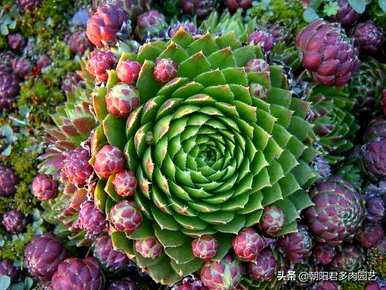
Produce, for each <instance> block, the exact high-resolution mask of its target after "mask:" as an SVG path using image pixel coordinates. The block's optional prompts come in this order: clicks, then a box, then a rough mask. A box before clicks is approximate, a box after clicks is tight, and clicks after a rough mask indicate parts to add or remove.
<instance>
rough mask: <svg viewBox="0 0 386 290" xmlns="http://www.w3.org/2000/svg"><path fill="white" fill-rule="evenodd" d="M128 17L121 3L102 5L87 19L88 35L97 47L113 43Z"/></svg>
mask: <svg viewBox="0 0 386 290" xmlns="http://www.w3.org/2000/svg"><path fill="white" fill-rule="evenodd" d="M128 18H129V16H128V14H127V13H126V11H125V10H123V9H122V7H120V5H102V6H100V7H98V9H97V11H96V12H95V14H94V15H92V16H91V17H90V18H89V19H88V21H87V37H88V39H89V40H90V41H91V42H92V43H93V44H94V45H95V46H96V47H102V46H109V45H113V44H115V43H116V41H117V34H118V32H119V31H120V30H121V29H122V28H123V27H124V26H125V25H127V24H126V21H127V20H128Z"/></svg>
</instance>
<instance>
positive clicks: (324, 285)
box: [311, 281, 339, 290]
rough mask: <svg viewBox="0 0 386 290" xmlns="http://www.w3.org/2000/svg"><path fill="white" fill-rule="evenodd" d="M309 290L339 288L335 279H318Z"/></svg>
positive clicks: (334, 289) (333, 289)
mask: <svg viewBox="0 0 386 290" xmlns="http://www.w3.org/2000/svg"><path fill="white" fill-rule="evenodd" d="M311 290H339V284H338V283H337V282H335V281H320V282H317V283H315V284H314V285H313V286H312V288H311Z"/></svg>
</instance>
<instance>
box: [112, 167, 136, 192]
mask: <svg viewBox="0 0 386 290" xmlns="http://www.w3.org/2000/svg"><path fill="white" fill-rule="evenodd" d="M113 185H114V189H115V191H116V193H117V194H118V195H120V196H133V195H134V194H135V190H136V188H137V178H136V177H135V174H134V172H132V171H128V170H123V171H120V172H118V173H117V174H116V175H115V176H114V180H113Z"/></svg>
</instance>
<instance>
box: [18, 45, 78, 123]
mask: <svg viewBox="0 0 386 290" xmlns="http://www.w3.org/2000/svg"><path fill="white" fill-rule="evenodd" d="M49 57H50V58H51V59H52V60H53V62H52V64H51V65H50V66H49V67H47V68H46V69H44V70H43V72H42V74H41V75H40V76H38V77H34V78H30V79H29V80H27V81H26V82H24V83H23V84H22V85H21V88H20V96H19V98H18V103H17V105H18V106H28V107H31V114H30V117H29V118H30V120H29V122H30V123H31V125H32V126H33V127H35V128H39V127H41V123H42V122H49V121H50V114H51V113H53V112H54V111H55V108H56V106H57V105H58V104H59V103H61V102H63V101H64V100H65V95H64V93H63V92H62V90H61V80H62V79H63V77H64V76H65V75H66V74H67V73H68V72H70V71H74V70H77V69H79V68H80V65H79V63H78V62H76V61H74V60H73V59H72V55H71V52H70V50H69V48H68V47H67V45H66V44H65V43H64V42H62V41H56V42H55V43H54V45H53V47H52V48H51V51H50V54H49Z"/></svg>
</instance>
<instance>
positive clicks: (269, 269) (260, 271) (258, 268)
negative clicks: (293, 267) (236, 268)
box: [248, 248, 278, 281]
mask: <svg viewBox="0 0 386 290" xmlns="http://www.w3.org/2000/svg"><path fill="white" fill-rule="evenodd" d="M277 268H278V266H277V261H276V258H275V256H274V255H273V253H272V250H271V249H269V248H266V249H264V250H263V251H262V252H261V253H260V254H259V255H257V257H256V259H255V260H253V261H252V262H250V263H248V275H249V277H250V278H252V279H253V280H256V281H270V280H272V279H273V278H274V276H275V274H276V271H277Z"/></svg>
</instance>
